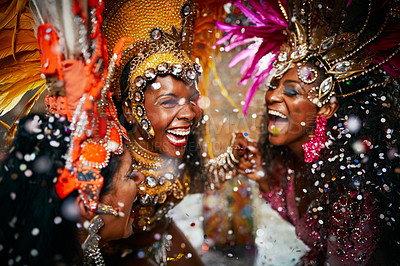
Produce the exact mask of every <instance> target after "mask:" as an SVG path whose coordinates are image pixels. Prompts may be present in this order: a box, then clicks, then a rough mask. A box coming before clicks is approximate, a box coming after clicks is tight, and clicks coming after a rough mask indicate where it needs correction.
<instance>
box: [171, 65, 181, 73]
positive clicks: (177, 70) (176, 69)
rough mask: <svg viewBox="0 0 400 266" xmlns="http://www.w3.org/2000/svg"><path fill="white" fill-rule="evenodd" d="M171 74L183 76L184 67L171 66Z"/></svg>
mask: <svg viewBox="0 0 400 266" xmlns="http://www.w3.org/2000/svg"><path fill="white" fill-rule="evenodd" d="M171 73H172V74H173V75H175V76H178V75H180V74H182V65H180V64H174V65H172V66H171Z"/></svg>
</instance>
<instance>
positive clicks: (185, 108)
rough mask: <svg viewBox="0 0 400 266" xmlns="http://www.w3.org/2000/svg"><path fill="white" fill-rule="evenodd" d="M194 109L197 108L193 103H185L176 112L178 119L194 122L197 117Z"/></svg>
mask: <svg viewBox="0 0 400 266" xmlns="http://www.w3.org/2000/svg"><path fill="white" fill-rule="evenodd" d="M196 108H199V107H198V106H197V105H196V104H195V103H192V102H185V103H184V104H182V105H181V108H180V109H179V111H178V115H177V117H178V119H184V120H188V121H194V120H195V118H196V116H197V112H196ZM199 109H200V108H199Z"/></svg>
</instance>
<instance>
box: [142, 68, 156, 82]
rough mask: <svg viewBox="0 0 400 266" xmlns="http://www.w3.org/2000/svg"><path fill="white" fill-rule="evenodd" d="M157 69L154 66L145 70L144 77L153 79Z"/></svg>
mask: <svg viewBox="0 0 400 266" xmlns="http://www.w3.org/2000/svg"><path fill="white" fill-rule="evenodd" d="M156 76H157V75H156V71H155V69H154V68H148V69H146V70H145V71H144V77H145V78H146V79H147V80H153V79H154V78H155V77H156Z"/></svg>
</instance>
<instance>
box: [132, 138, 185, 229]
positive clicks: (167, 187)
mask: <svg viewBox="0 0 400 266" xmlns="http://www.w3.org/2000/svg"><path fill="white" fill-rule="evenodd" d="M131 140H132V143H130V144H129V150H130V153H131V155H132V161H133V167H134V168H135V169H137V170H138V171H140V172H141V173H143V175H144V180H143V182H141V183H140V184H139V185H138V194H137V198H136V200H135V202H134V203H133V205H134V206H133V211H134V215H135V216H134V221H133V227H134V231H151V230H152V229H154V227H155V226H156V224H157V221H160V220H162V219H163V218H164V217H165V215H166V214H167V213H168V211H169V210H170V209H172V208H173V207H174V206H175V205H176V204H178V203H179V202H180V201H181V200H182V199H183V198H184V197H185V196H186V195H187V194H188V193H189V185H190V178H189V177H186V176H185V175H184V172H185V167H184V164H180V163H181V161H180V160H179V159H175V158H163V157H162V156H161V155H159V154H155V153H151V152H149V151H147V150H145V149H144V148H143V147H141V146H140V145H139V144H138V143H137V142H136V141H135V139H134V138H133V137H132V136H131Z"/></svg>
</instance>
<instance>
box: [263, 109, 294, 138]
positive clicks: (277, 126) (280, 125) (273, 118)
mask: <svg viewBox="0 0 400 266" xmlns="http://www.w3.org/2000/svg"><path fill="white" fill-rule="evenodd" d="M268 115H269V124H268V132H269V133H271V134H272V135H273V136H277V135H278V134H279V133H280V132H282V130H284V129H285V128H287V127H288V122H289V119H288V117H287V116H286V115H284V114H283V113H281V112H278V111H275V110H268Z"/></svg>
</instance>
